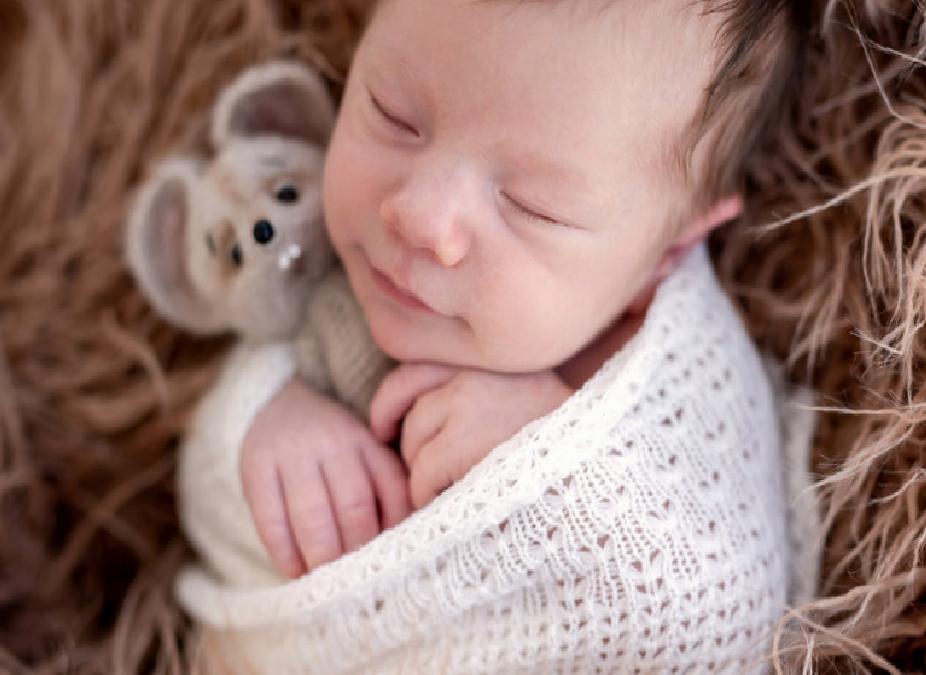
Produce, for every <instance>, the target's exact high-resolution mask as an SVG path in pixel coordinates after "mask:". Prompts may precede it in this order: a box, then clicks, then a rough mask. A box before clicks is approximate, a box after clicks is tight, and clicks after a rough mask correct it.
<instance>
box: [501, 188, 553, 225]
mask: <svg viewBox="0 0 926 675" xmlns="http://www.w3.org/2000/svg"><path fill="white" fill-rule="evenodd" d="M502 196H503V197H504V198H505V199H506V200H507V201H508V202H509V203H511V204H512V205H513V206H514V207H515V208H516V209H517V210H518V211H520V212H521V213H523V214H524V215H525V216H527V217H528V218H530V219H532V220H536V221H538V222H541V223H547V224H549V225H560V224H561V223H560V221H558V220H556V219H555V218H550V217H549V216H545V215H543V214H541V213H537V212H536V211H532V210H531V209H529V208H527V207H526V206H524V205H523V204H521V203H520V202H518V201H516V200H514V199H512V198H511V196H510V195H507V194H505V193H504V192H503V193H502Z"/></svg>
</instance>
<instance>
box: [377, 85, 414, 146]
mask: <svg viewBox="0 0 926 675" xmlns="http://www.w3.org/2000/svg"><path fill="white" fill-rule="evenodd" d="M369 94H370V102H371V103H372V104H373V107H374V108H376V111H377V112H378V113H379V114H380V115H381V116H382V118H383V119H385V120H386V121H387V122H388V123H389V124H391V125H392V126H394V127H395V128H397V129H399V130H400V131H404V132H406V133H409V134H412V135H413V136H417V135H418V130H417V129H415V127H413V126H412V125H411V124H408V123H407V122H403V121H402V120H401V119H399V118H398V117H396V116H395V115H393V114H392V113H391V112H389V111H388V110H386V108H384V107H383V104H382V103H380V102H379V101H378V100H377V99H376V97H375V96H374V95H373V92H369Z"/></svg>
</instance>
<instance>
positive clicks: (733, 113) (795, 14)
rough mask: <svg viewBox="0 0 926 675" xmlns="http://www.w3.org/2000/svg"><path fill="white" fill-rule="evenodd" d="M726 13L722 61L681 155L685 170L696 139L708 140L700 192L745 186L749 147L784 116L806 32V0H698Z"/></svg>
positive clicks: (708, 194)
mask: <svg viewBox="0 0 926 675" xmlns="http://www.w3.org/2000/svg"><path fill="white" fill-rule="evenodd" d="M697 1H698V2H703V3H704V4H705V6H706V12H708V13H714V12H718V13H721V14H723V15H725V16H724V20H723V27H722V29H721V32H720V35H719V41H720V48H721V54H722V56H721V60H720V65H719V68H718V69H717V72H716V73H715V74H714V77H713V80H712V81H711V83H710V85H709V86H708V88H707V90H706V92H705V96H704V100H703V103H702V107H701V109H700V111H699V112H698V114H697V116H696V117H695V119H694V120H693V123H692V127H691V129H690V131H689V134H688V138H687V139H686V142H685V143H683V145H682V147H683V149H684V150H685V152H684V153H683V157H682V162H683V167H684V171H685V175H686V176H689V177H690V176H691V175H692V172H691V163H692V158H693V156H694V154H695V150H696V148H697V146H698V145H699V143H700V142H701V141H704V140H706V141H707V142H708V143H709V148H710V149H709V150H707V151H706V153H705V160H704V164H703V166H702V167H701V171H700V172H699V173H700V176H699V177H698V179H697V181H696V186H695V187H696V188H698V190H697V192H698V199H700V200H704V201H702V202H701V203H700V204H698V206H705V205H706V204H705V202H708V203H709V202H710V201H713V200H715V199H717V198H719V197H722V196H724V195H727V194H731V193H733V192H737V191H740V190H742V188H743V180H744V177H745V174H746V170H747V166H748V163H749V161H750V159H751V158H752V156H753V155H754V153H755V152H756V151H757V150H758V149H759V148H760V147H761V146H762V145H763V144H764V143H766V142H767V141H768V139H769V136H770V135H771V134H772V133H774V130H775V129H776V128H778V127H779V126H780V124H781V123H782V122H783V121H784V120H785V119H786V116H787V114H788V113H789V111H790V108H791V105H792V103H793V102H794V99H795V97H796V95H797V93H798V92H799V89H800V79H801V75H802V71H803V65H804V59H805V53H806V51H807V44H808V42H809V35H810V23H811V15H810V12H811V4H812V3H811V2H809V0H697Z"/></svg>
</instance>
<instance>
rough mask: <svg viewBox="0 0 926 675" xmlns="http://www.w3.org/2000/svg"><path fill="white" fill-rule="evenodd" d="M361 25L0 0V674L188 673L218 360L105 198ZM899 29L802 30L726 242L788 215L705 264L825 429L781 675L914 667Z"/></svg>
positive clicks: (915, 418)
mask: <svg viewBox="0 0 926 675" xmlns="http://www.w3.org/2000/svg"><path fill="white" fill-rule="evenodd" d="M362 4H363V3H362V1H360V0H357V1H355V2H353V3H347V2H346V0H343V1H339V0H305V1H304V2H299V1H297V0H221V1H220V2H219V1H216V0H183V1H180V0H148V1H147V2H132V1H131V0H81V1H80V2H71V1H69V0H0V206H2V208H0V245H2V249H0V672H12V673H18V672H35V673H65V672H67V673H81V674H82V673H140V672H145V673H182V672H187V671H188V670H189V666H188V664H189V662H190V659H191V658H192V656H193V654H194V652H195V648H194V645H193V643H192V641H191V640H190V639H188V628H189V625H188V622H187V621H185V620H184V618H183V617H182V615H181V614H180V612H179V611H178V609H177V607H176V605H175V604H174V602H173V600H172V595H171V580H172V575H173V574H174V572H175V571H176V569H177V568H178V566H179V565H180V564H181V562H182V561H183V560H184V558H185V556H187V555H188V550H187V548H186V545H185V544H184V543H183V540H182V538H181V536H180V534H179V530H178V526H177V517H176V511H175V505H174V500H173V498H174V494H173V487H172V485H173V477H174V461H175V458H174V451H175V449H176V441H177V438H178V436H179V434H180V433H181V431H182V429H183V425H184V422H185V420H186V418H187V414H188V412H189V410H190V407H191V405H192V404H193V403H194V402H195V401H196V400H197V397H198V396H199V395H200V393H201V392H202V391H203V390H204V389H205V388H206V387H207V386H208V385H209V382H210V380H211V378H212V376H213V375H214V372H215V366H216V365H217V362H218V359H219V358H220V357H221V354H222V353H223V347H224V343H223V342H221V341H203V340H195V339H192V338H189V337H184V336H183V335H180V334H178V333H177V332H175V331H173V330H172V329H170V328H168V327H167V326H166V325H164V324H163V323H162V322H160V321H159V320H158V319H157V318H156V317H155V315H154V313H153V312H152V311H151V310H150V308H148V307H147V305H146V304H145V302H144V301H143V300H142V298H141V295H140V294H139V292H138V291H137V289H135V287H134V286H133V285H132V284H131V282H130V280H129V276H128V274H127V272H126V270H125V267H124V264H123V261H122V260H123V259H122V255H121V251H120V243H121V237H122V226H123V222H124V219H125V216H126V210H127V208H128V204H129V198H130V196H131V195H130V188H131V186H132V185H134V184H137V183H138V182H139V180H140V179H141V177H142V176H143V172H144V170H145V167H146V166H149V165H150V164H151V163H152V162H153V161H154V160H156V159H157V158H160V157H162V156H164V155H166V154H168V153H173V152H177V151H181V152H182V151H187V150H195V149H201V148H202V147H203V142H204V132H205V124H206V121H207V118H208V111H209V109H210V106H211V104H212V102H213V100H214V98H215V95H216V93H217V92H218V90H219V89H220V88H221V87H222V86H223V85H224V84H225V83H226V82H228V81H229V80H230V79H231V78H232V77H233V76H234V75H235V74H236V73H237V72H238V71H239V70H240V69H241V68H243V67H244V66H246V65H249V64H251V63H254V62H257V61H260V60H264V59H267V58H270V57H274V56H281V55H286V56H297V57H300V58H303V59H305V60H306V61H308V62H309V63H312V64H314V65H316V66H319V67H321V68H322V69H323V70H324V72H326V73H327V74H329V76H330V77H331V79H332V80H333V81H335V82H336V81H337V80H338V78H339V77H340V76H341V75H342V74H343V73H344V71H345V68H346V65H347V63H348V59H349V55H350V51H351V49H352V46H353V44H354V42H355V40H356V37H357V33H358V30H359V9H360V5H362ZM923 11H924V10H923V8H922V7H921V6H920V5H918V4H917V3H915V2H913V1H912V0H905V1H902V0H857V1H852V0H830V1H828V2H823V1H822V0H821V1H820V2H819V3H818V4H817V5H816V6H815V21H816V25H817V39H816V41H815V47H814V54H813V55H812V58H811V60H810V64H809V66H810V73H809V75H808V77H807V78H806V80H805V87H804V90H803V92H802V96H801V97H800V98H801V105H800V106H799V109H798V111H797V112H796V113H795V116H794V124H793V125H792V126H790V127H788V128H785V129H783V130H782V133H781V134H780V136H779V137H778V138H777V139H776V142H775V143H773V144H772V145H771V146H770V147H769V149H768V151H767V152H766V153H765V154H764V155H763V156H762V157H761V158H759V159H758V160H757V161H756V162H755V163H754V165H753V169H752V171H751V181H750V184H751V190H750V192H751V194H750V205H751V215H750V218H749V219H748V221H747V222H750V223H768V222H775V221H781V220H782V219H783V218H785V217H787V216H788V215H790V214H794V213H796V212H800V211H802V210H805V209H812V210H813V213H811V214H808V215H804V216H802V217H799V218H796V219H794V220H793V221H792V222H785V223H779V224H778V225H777V226H775V227H772V228H761V227H758V226H753V227H749V226H745V225H739V226H734V227H731V228H728V229H727V230H725V231H724V232H723V233H721V235H720V236H718V237H717V238H716V239H715V241H714V242H713V250H714V254H715V258H716V259H717V261H718V269H719V271H720V274H721V277H722V278H723V279H724V281H725V283H726V285H727V287H728V288H729V289H730V291H731V293H732V295H733V296H734V297H735V298H736V300H737V301H738V303H739V305H740V306H741V307H742V310H743V314H744V317H745V318H746V320H747V323H748V325H749V327H750V330H751V332H752V334H753V335H754V337H755V338H756V340H757V341H758V342H759V344H760V345H762V346H763V348H765V349H767V350H770V351H772V352H774V353H777V354H778V355H779V356H781V357H783V358H788V359H789V363H790V364H791V373H792V375H793V376H794V378H795V379H798V380H805V381H811V382H812V383H813V384H814V385H815V386H816V387H818V388H819V390H820V392H821V404H822V405H823V406H826V408H827V410H826V411H824V412H823V413H821V427H820V431H819V433H818V437H817V442H816V452H815V466H814V469H815V471H816V472H817V474H818V476H819V477H820V478H821V479H823V481H824V487H823V495H824V507H825V514H826V524H827V539H826V559H825V566H824V576H823V580H822V581H823V595H822V598H821V599H820V600H819V601H817V602H815V603H813V604H812V605H810V606H808V607H803V608H799V611H797V612H795V615H794V617H792V619H791V620H790V621H788V622H785V623H784V624H783V625H782V630H781V633H780V636H779V637H780V640H779V643H778V644H779V647H780V652H781V653H780V659H779V667H780V669H781V670H782V672H799V671H800V670H801V669H802V668H804V667H805V666H806V667H809V668H811V669H814V670H820V671H823V672H841V673H845V672H852V671H853V670H859V671H863V670H874V671H877V670H886V671H890V672H900V671H911V670H920V668H921V665H922V663H923V659H924V653H926V639H924V637H923V635H924V632H926V610H924V607H923V600H924V597H926V595H924V591H926V562H924V554H926V470H924V467H926V462H924V455H926V450H924V442H926V407H924V406H926V389H924V388H922V387H920V386H919V378H921V377H923V375H924V370H926V369H924V366H926V340H924V338H923V337H922V335H921V331H920V327H921V325H922V324H923V322H924V320H926V242H924V235H923V234H922V232H924V230H922V228H921V225H922V223H923V220H924V217H926V114H924V113H923V109H924V106H926V103H924V98H926V85H924V82H926V80H924V77H923V73H924V69H923V68H921V67H920V64H919V62H918V61H917V59H920V60H922V58H923V57H924V50H926V34H924V30H926V29H924V24H923V19H924V17H923ZM876 74H877V77H875V75H876ZM335 88H337V87H336V85H335ZM872 177H876V178H872ZM866 181H867V183H866ZM859 184H865V187H864V189H861V188H860V189H858V190H856V191H854V192H851V193H850V194H849V195H845V194H844V193H845V191H846V189H847V188H850V187H852V186H855V185H859ZM840 195H843V196H842V197H840ZM830 200H837V201H838V203H836V204H835V205H833V206H831V207H829V208H825V209H822V208H815V207H818V206H819V205H821V204H825V203H826V202H827V201H830ZM846 410H848V411H850V412H846Z"/></svg>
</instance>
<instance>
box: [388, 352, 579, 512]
mask: <svg viewBox="0 0 926 675" xmlns="http://www.w3.org/2000/svg"><path fill="white" fill-rule="evenodd" d="M572 394H573V390H572V389H570V388H569V387H568V386H567V385H566V384H565V383H564V382H563V381H562V380H561V379H560V378H559V377H558V376H557V375H556V374H555V373H553V372H551V371H542V372H538V373H529V374H506V373H493V372H488V371H482V370H467V369H459V368H453V367H449V366H441V365H433V364H423V363H417V364H415V363H407V364H403V365H400V366H399V367H398V368H396V369H395V370H393V371H392V372H391V373H390V374H389V375H388V376H387V377H386V379H385V380H384V381H383V383H382V385H381V386H380V388H379V390H378V391H377V393H376V395H375V397H374V398H373V404H372V406H371V412H370V423H371V426H372V428H373V432H374V434H376V437H377V438H378V439H379V440H380V441H382V442H387V441H389V440H391V439H393V438H395V437H396V436H397V435H398V433H399V421H400V420H401V419H402V417H403V416H405V421H404V423H403V424H402V430H401V450H402V456H403V458H404V459H405V463H406V466H407V467H408V472H409V474H410V490H411V499H412V504H413V505H414V506H415V508H421V507H423V506H424V505H426V504H427V503H428V502H430V501H431V500H432V499H433V498H434V497H435V496H437V495H438V494H439V493H440V492H442V491H443V490H444V489H445V488H447V487H449V486H450V485H451V484H452V483H454V482H455V481H457V480H459V479H460V478H462V477H463V475H464V474H466V472H467V471H469V470H470V468H472V467H473V466H474V465H475V464H476V463H478V462H479V461H480V460H481V459H483V458H484V457H485V456H486V455H487V454H488V453H489V452H490V451H491V450H492V449H493V448H495V447H496V446H497V445H498V444H500V443H502V442H503V441H505V440H507V439H508V438H510V437H511V436H513V435H514V434H515V433H516V432H517V431H518V430H520V429H521V428H522V427H524V426H525V425H526V424H528V423H529V422H531V421H533V420H535V419H538V418H540V417H543V416H544V415H546V414H548V413H550V412H552V411H553V410H555V409H556V408H558V407H559V406H560V405H562V403H563V402H564V401H566V399H567V398H569V397H570V396H571V395H572ZM406 413H407V415H406Z"/></svg>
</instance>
